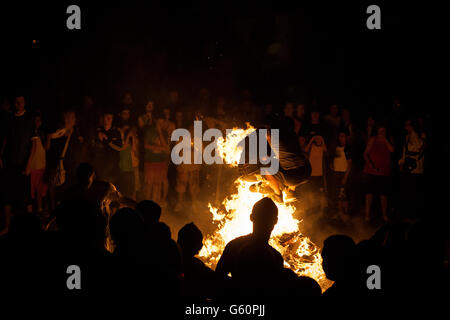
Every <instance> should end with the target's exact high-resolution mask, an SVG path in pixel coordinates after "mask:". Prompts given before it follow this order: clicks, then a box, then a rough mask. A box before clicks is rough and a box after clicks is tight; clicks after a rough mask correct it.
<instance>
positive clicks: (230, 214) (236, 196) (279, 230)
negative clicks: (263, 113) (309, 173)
mask: <svg viewBox="0 0 450 320" xmlns="http://www.w3.org/2000/svg"><path fill="white" fill-rule="evenodd" d="M254 130H255V129H254V128H253V127H251V126H249V125H248V128H247V129H241V128H235V129H233V130H232V131H231V132H229V133H227V135H226V138H225V139H224V138H220V139H219V140H218V143H217V145H218V150H219V154H220V156H221V157H222V158H223V159H224V162H225V163H227V164H229V165H231V166H233V167H235V166H237V165H238V161H239V159H240V156H241V153H242V148H241V147H239V146H238V143H239V142H240V141H241V140H242V139H243V138H244V137H246V136H247V135H248V134H250V133H252V132H253V131H254ZM235 184H236V188H237V191H236V192H235V193H233V194H231V195H230V196H228V197H227V198H226V199H225V200H224V201H223V202H222V204H223V207H224V208H225V210H220V209H219V208H216V207H214V206H212V205H211V204H209V210H210V212H211V213H212V218H213V221H214V223H216V224H217V230H216V231H215V232H214V233H213V234H212V235H210V236H208V237H207V238H206V239H205V240H204V243H203V244H204V246H203V248H202V250H201V251H200V254H199V256H200V258H201V259H202V260H203V261H204V262H205V264H206V265H208V266H210V267H212V268H215V266H216V265H217V262H218V261H219V258H220V255H221V254H222V252H223V249H224V248H225V245H226V244H227V243H228V242H230V241H231V240H233V239H235V238H237V237H240V236H243V235H246V234H249V233H251V232H252V222H251V221H250V214H251V211H252V208H253V205H254V204H255V203H256V202H257V201H258V200H260V199H262V198H263V197H265V196H266V195H264V194H262V193H257V192H251V191H250V190H249V187H250V185H251V184H252V183H251V182H247V181H244V180H242V179H237V180H236V181H235ZM276 205H277V207H278V222H277V224H276V225H275V228H274V230H273V231H272V236H271V239H270V245H272V246H273V247H274V248H275V249H277V250H278V251H279V252H280V253H281V254H282V256H283V258H284V260H285V267H287V268H290V269H292V270H293V271H295V272H296V273H297V274H298V275H303V276H308V277H311V278H313V279H315V280H316V281H317V282H318V283H319V284H320V286H321V287H322V290H326V289H327V288H328V287H329V286H330V285H331V282H330V281H329V280H327V279H326V277H325V273H324V271H323V269H322V257H321V255H320V250H319V248H318V247H317V246H316V245H315V244H314V243H312V242H311V241H310V240H309V239H308V238H307V237H306V236H304V235H303V234H302V233H301V232H300V231H299V224H300V221H299V220H297V219H295V218H294V213H295V211H296V208H295V207H294V206H293V205H292V204H285V203H276Z"/></svg>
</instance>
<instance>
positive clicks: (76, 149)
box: [45, 111, 84, 210]
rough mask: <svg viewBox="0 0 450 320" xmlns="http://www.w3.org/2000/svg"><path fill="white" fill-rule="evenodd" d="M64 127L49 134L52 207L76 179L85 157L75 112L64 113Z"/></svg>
mask: <svg viewBox="0 0 450 320" xmlns="http://www.w3.org/2000/svg"><path fill="white" fill-rule="evenodd" d="M63 117H64V127H63V128H61V129H58V130H56V131H55V132H54V133H51V134H49V135H48V136H47V142H46V146H45V147H46V149H47V176H48V184H49V185H48V192H49V197H50V209H51V210H53V209H54V208H55V206H56V204H57V200H58V197H59V196H60V195H61V193H62V192H63V191H64V190H65V189H66V187H68V186H70V185H71V184H72V183H74V181H75V176H76V168H77V167H78V164H80V163H81V162H82V161H83V160H84V159H83V143H84V139H83V137H82V136H81V135H80V133H79V130H78V129H77V127H75V124H76V116H75V112H73V111H67V112H65V113H64V116H63Z"/></svg>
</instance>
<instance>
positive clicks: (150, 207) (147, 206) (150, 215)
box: [136, 200, 161, 225]
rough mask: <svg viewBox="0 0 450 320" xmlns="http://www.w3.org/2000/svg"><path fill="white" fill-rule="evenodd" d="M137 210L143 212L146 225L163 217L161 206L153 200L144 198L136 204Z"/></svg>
mask: <svg viewBox="0 0 450 320" xmlns="http://www.w3.org/2000/svg"><path fill="white" fill-rule="evenodd" d="M136 210H137V211H138V212H139V213H140V214H141V216H142V219H144V223H145V224H146V225H152V224H155V223H157V222H158V221H159V218H160V217H161V207H160V206H159V204H157V203H156V202H154V201H151V200H142V201H141V202H139V203H138V205H137V206H136Z"/></svg>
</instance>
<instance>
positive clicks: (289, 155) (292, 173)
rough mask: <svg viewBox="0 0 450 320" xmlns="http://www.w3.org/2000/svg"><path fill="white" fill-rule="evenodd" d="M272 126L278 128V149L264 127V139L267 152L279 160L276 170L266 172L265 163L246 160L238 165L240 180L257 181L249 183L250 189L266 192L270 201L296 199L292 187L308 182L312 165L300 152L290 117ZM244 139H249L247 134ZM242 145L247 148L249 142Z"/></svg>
mask: <svg viewBox="0 0 450 320" xmlns="http://www.w3.org/2000/svg"><path fill="white" fill-rule="evenodd" d="M272 127H274V128H279V143H278V148H272V143H271V136H270V130H267V132H268V134H267V142H268V147H270V150H269V151H270V152H271V153H268V154H274V155H275V157H276V158H277V159H278V161H279V170H278V172H277V173H275V174H268V170H267V169H265V167H264V165H261V164H255V165H253V164H248V163H249V161H248V159H246V161H245V163H244V164H240V165H239V172H240V176H241V178H242V179H243V180H245V181H249V182H257V183H255V184H253V185H251V186H250V191H252V192H260V193H263V194H268V195H269V196H270V197H271V198H272V199H273V200H275V201H277V202H281V203H283V202H284V201H291V200H293V199H295V188H296V187H297V186H299V185H301V184H303V183H305V182H307V180H308V178H309V177H310V175H311V165H310V164H309V161H308V159H307V158H306V157H305V156H304V155H303V153H302V152H301V149H300V145H299V143H298V140H297V136H296V135H295V131H294V122H293V121H292V120H291V119H288V118H285V119H282V120H279V121H277V122H275V123H274V125H273V126H272ZM245 139H247V141H248V140H249V139H248V137H246V138H245ZM247 141H246V142H247ZM245 146H246V148H247V147H248V143H246V144H245ZM247 154H248V152H246V155H247ZM263 160H264V159H263ZM261 173H265V174H261ZM283 192H284V193H285V195H286V196H287V197H286V199H283Z"/></svg>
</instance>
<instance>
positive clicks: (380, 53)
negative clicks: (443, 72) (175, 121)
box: [0, 1, 440, 110]
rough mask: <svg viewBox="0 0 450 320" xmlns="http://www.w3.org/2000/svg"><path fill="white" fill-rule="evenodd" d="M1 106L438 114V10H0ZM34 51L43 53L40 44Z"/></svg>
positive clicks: (318, 5)
mask: <svg viewBox="0 0 450 320" xmlns="http://www.w3.org/2000/svg"><path fill="white" fill-rule="evenodd" d="M70 4H78V5H79V6H80V8H81V30H68V29H67V28H66V19H67V17H68V16H69V15H68V14H66V8H67V6H68V5H70ZM370 4H377V5H379V6H380V8H381V25H382V29H381V30H368V29H367V28H366V19H367V17H368V14H366V8H367V6H368V5H370ZM1 7H2V10H1V19H0V28H1V29H0V30H1V34H2V38H1V39H2V40H1V42H2V45H1V52H2V55H3V57H2V58H1V80H0V81H1V83H0V90H1V91H0V96H2V97H7V98H9V97H11V96H13V95H14V94H16V93H17V92H18V91H20V92H22V93H25V94H26V97H27V99H28V104H29V105H31V106H35V107H39V108H41V109H47V108H52V109H53V108H56V110H58V109H62V108H64V107H67V106H69V105H70V106H72V105H76V104H78V103H80V101H81V97H82V95H83V94H92V95H93V96H94V100H95V101H96V102H97V103H99V104H102V105H104V106H109V105H112V104H114V103H117V102H118V101H119V100H120V97H121V96H122V95H123V93H124V92H125V91H130V92H131V93H132V94H133V95H134V97H135V100H137V101H138V102H139V103H142V104H143V100H144V99H146V98H148V97H153V98H156V99H158V97H161V96H163V95H164V94H165V93H167V91H168V90H171V89H176V90H179V91H180V98H181V100H182V101H186V100H190V99H193V98H194V97H195V96H196V94H197V93H198V90H199V89H200V88H201V87H203V86H206V87H208V88H209V89H210V90H211V92H212V93H213V94H214V95H225V96H229V97H236V96H239V92H241V91H242V90H243V89H246V88H249V89H250V90H251V91H252V93H253V95H254V97H255V99H256V100H257V102H260V103H266V102H272V103H281V102H283V101H284V100H286V99H290V98H294V99H296V100H304V102H310V101H311V99H313V98H317V99H318V100H319V103H320V104H323V105H328V104H329V103H331V102H333V101H337V102H340V103H341V104H346V105H349V106H352V107H353V108H355V109H358V108H359V109H367V108H385V107H389V106H390V103H391V101H392V99H393V98H394V97H401V98H402V99H403V101H405V102H407V103H408V104H409V105H410V106H411V107H414V108H424V107H425V106H426V107H427V108H428V107H430V108H431V104H432V103H431V102H430V101H429V99H430V96H429V95H427V94H425V92H426V91H427V89H429V88H428V87H429V86H430V81H431V79H433V78H434V76H432V74H433V72H436V71H437V69H439V68H438V67H436V66H433V64H434V62H435V57H436V52H439V50H436V44H437V41H436V39H437V38H438V35H437V32H436V30H437V29H436V27H435V26H434V24H435V23H436V22H437V21H438V19H437V15H438V13H439V11H440V10H439V8H436V7H434V6H433V5H431V4H430V5H414V4H411V3H410V2H405V3H402V2H397V1H390V2H380V1H377V2H372V1H371V2H369V1H362V2H353V1H352V2H350V1H335V2H333V3H331V2H330V3H327V2H314V4H305V3H303V2H300V3H298V4H296V5H295V6H294V5H292V4H289V5H288V4H281V3H280V2H277V4H275V5H273V4H272V5H266V4H262V3H258V2H252V3H246V4H233V3H232V2H229V1H208V2H206V1H195V2H192V3H191V4H186V2H185V3H184V4H179V3H176V2H172V1H164V2H157V1H145V2H142V3H140V4H133V3H131V2H130V1H123V2H120V3H115V2H103V3H102V2H96V3H95V4H94V3H92V2H88V1H77V2H73V3H72V2H67V1H62V2H61V3H59V4H48V3H47V4H45V3H33V4H9V5H6V4H4V3H2V5H1ZM33 40H36V43H33Z"/></svg>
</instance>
